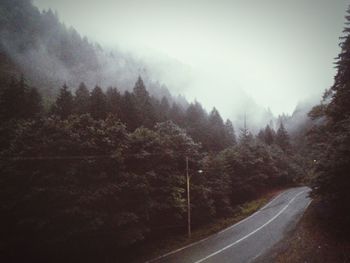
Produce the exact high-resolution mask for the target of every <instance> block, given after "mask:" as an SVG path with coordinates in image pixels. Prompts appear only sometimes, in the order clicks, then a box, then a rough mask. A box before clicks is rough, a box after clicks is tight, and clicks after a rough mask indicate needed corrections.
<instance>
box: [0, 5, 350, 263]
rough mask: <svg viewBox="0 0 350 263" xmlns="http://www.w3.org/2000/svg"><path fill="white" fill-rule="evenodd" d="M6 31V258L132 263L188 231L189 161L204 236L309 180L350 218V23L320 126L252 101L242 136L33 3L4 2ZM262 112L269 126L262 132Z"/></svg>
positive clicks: (1, 238) (1, 132) (0, 138)
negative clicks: (148, 246) (128, 262)
mask: <svg viewBox="0 0 350 263" xmlns="http://www.w3.org/2000/svg"><path fill="white" fill-rule="evenodd" d="M348 20H349V22H350V18H349V17H348ZM0 33H1V38H0V123H1V125H0V170H1V174H0V199H1V201H2V202H1V204H0V215H1V217H0V233H1V235H0V260H1V261H2V262H20V261H26V262H63V261H64V262H77V261H78V262H80V261H84V262H111V261H113V262H124V261H123V260H124V259H126V258H129V257H128V256H130V254H132V253H133V252H131V251H133V249H134V248H137V247H138V248H139V247H141V246H142V245H143V244H145V243H147V242H151V241H154V240H158V241H159V240H162V238H164V237H170V236H172V235H176V234H185V233H186V224H187V221H186V220H187V213H188V211H187V200H186V159H187V158H188V160H189V162H188V168H189V175H190V178H191V179H190V182H191V186H190V192H191V206H190V209H191V214H192V226H193V227H194V228H196V227H197V228H199V227H201V226H204V225H205V224H207V223H208V222H215V220H218V219H225V218H229V217H230V216H232V214H233V213H234V212H235V211H238V210H239V209H240V207H241V205H242V204H243V203H245V202H247V201H251V200H254V199H256V198H259V197H260V196H261V195H263V194H265V193H268V192H270V191H275V190H276V189H281V188H285V187H289V186H294V185H296V184H300V183H309V184H311V185H313V193H314V195H315V196H317V197H319V198H320V199H321V200H323V201H324V203H325V206H324V207H325V208H326V209H325V211H327V212H326V214H327V215H332V216H333V215H334V216H335V218H336V220H335V221H334V222H335V223H339V225H341V226H346V225H348V223H349V222H350V220H349V213H348V210H349V209H350V207H349V202H350V198H349V193H348V189H349V178H348V171H349V168H350V167H349V163H350V160H349V156H350V155H349V141H350V140H349V138H350V137H349V134H350V119H349V118H350V117H349V116H350V109H349V104H348V100H349V99H350V98H348V97H349V92H348V90H349V85H350V83H349V74H350V73H349V70H350V68H349V61H350V53H349V52H350V37H349V35H350V29H349V28H346V29H345V34H346V36H345V37H344V38H343V42H342V44H341V47H342V53H341V54H340V55H339V58H338V62H337V66H338V74H337V76H336V78H335V84H334V86H333V87H331V89H330V90H328V91H326V93H325V95H324V98H323V101H322V103H321V104H320V105H318V106H315V107H314V108H313V109H312V111H311V112H310V114H309V117H308V116H307V115H306V114H305V112H307V110H306V109H308V108H311V106H310V105H301V106H299V107H297V109H296V111H295V112H294V114H293V115H292V116H287V115H281V116H280V117H279V118H278V119H274V117H273V115H272V113H271V111H269V110H266V111H265V110H264V111H262V112H256V109H257V108H259V109H260V106H257V105H256V104H254V105H253V101H252V104H251V107H250V108H249V107H248V108H247V109H242V113H243V112H245V113H246V114H240V113H239V114H237V116H238V115H239V116H241V117H240V119H239V122H240V123H242V127H237V126H236V125H234V124H233V123H232V121H231V120H230V119H226V120H225V119H223V118H222V116H221V114H220V112H219V111H218V109H217V108H216V107H213V108H212V109H211V110H210V111H209V112H208V111H206V110H205V108H204V107H203V106H202V104H201V103H200V102H199V101H193V102H188V101H187V100H186V99H184V98H183V97H182V96H178V97H176V95H175V96H172V95H171V94H170V92H169V90H168V89H167V88H166V86H165V85H161V84H159V83H158V82H157V80H155V79H152V78H151V77H150V75H149V74H148V71H147V66H146V65H145V64H144V63H143V62H142V61H139V60H137V59H135V58H134V57H133V56H132V55H130V54H125V53H122V52H118V51H114V52H112V53H111V52H109V51H106V50H104V49H103V48H102V47H100V46H99V45H98V44H95V43H92V42H90V41H89V40H88V39H87V38H85V37H81V36H80V35H79V33H78V32H76V31H75V30H74V29H73V28H67V27H66V26H65V25H64V24H63V23H61V22H60V20H59V18H58V15H57V14H56V13H55V12H53V11H51V10H47V11H42V12H41V11H39V10H38V8H36V7H34V6H33V5H32V3H31V1H30V0H2V1H1V3H0ZM169 74H170V73H169ZM215 88H216V87H213V89H215ZM243 100H244V98H242V101H243ZM217 106H220V105H217ZM246 116H248V118H247V117H246ZM254 117H256V120H259V121H261V120H266V123H265V122H264V124H263V127H260V130H259V129H258V132H256V124H257V123H259V122H255V121H254V119H253V118H254ZM236 121H237V120H236ZM252 122H255V123H252ZM254 125H255V126H254ZM259 125H260V124H259ZM234 126H235V127H234Z"/></svg>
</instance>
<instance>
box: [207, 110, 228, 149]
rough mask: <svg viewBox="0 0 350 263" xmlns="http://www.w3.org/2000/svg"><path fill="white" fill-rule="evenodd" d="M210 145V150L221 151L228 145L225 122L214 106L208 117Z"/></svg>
mask: <svg viewBox="0 0 350 263" xmlns="http://www.w3.org/2000/svg"><path fill="white" fill-rule="evenodd" d="M208 132H209V138H208V142H207V143H208V147H209V150H211V151H214V152H219V151H221V150H223V149H225V147H227V146H228V145H227V144H226V134H225V124H224V121H223V120H222V118H221V116H220V113H219V111H218V110H217V109H216V108H215V107H214V108H213V109H212V111H211V112H210V113H209V117H208Z"/></svg>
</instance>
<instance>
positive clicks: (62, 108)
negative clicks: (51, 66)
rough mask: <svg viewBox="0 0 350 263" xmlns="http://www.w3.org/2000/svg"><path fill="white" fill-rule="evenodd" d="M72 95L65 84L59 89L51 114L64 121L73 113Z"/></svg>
mask: <svg viewBox="0 0 350 263" xmlns="http://www.w3.org/2000/svg"><path fill="white" fill-rule="evenodd" d="M73 110H74V104H73V95H72V93H71V91H70V90H69V88H68V86H67V85H66V84H64V85H63V87H62V88H61V89H60V93H59V95H58V97H57V99H56V102H55V104H54V105H53V108H52V112H53V113H54V114H56V115H58V116H60V117H61V118H62V119H66V118H67V117H68V116H69V115H71V114H72V113H73Z"/></svg>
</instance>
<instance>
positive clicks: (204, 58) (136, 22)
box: [34, 0, 348, 115]
mask: <svg viewBox="0 0 350 263" xmlns="http://www.w3.org/2000/svg"><path fill="white" fill-rule="evenodd" d="M34 4H35V5H37V6H38V7H40V8H45V9H46V8H52V9H54V10H57V11H58V13H59V17H60V18H61V20H62V21H63V22H64V23H65V24H66V25H68V26H73V27H74V28H76V29H77V30H78V31H79V32H80V33H81V34H83V35H87V36H88V37H89V38H91V39H93V40H96V41H98V42H100V43H101V44H102V45H106V46H109V47H113V46H121V47H123V48H130V49H138V50H147V49H150V50H153V51H156V52H159V53H161V54H166V55H167V56H169V57H171V58H175V59H177V60H178V61H181V62H182V63H184V64H187V65H189V66H190V68H191V69H192V74H193V76H194V79H195V80H194V81H193V82H192V86H191V87H190V88H188V89H187V90H184V91H183V92H184V93H185V94H184V95H186V97H188V98H189V99H193V98H197V99H198V100H199V101H201V102H203V103H204V104H205V105H206V106H207V107H211V106H213V105H216V106H217V107H218V108H219V109H220V110H221V111H222V112H223V113H224V115H228V114H229V113H230V111H231V108H232V104H233V103H234V102H235V101H238V100H239V96H240V95H239V94H241V93H240V92H241V91H242V90H243V91H244V92H245V93H246V94H248V96H250V97H251V98H253V99H254V100H255V101H256V102H257V103H258V104H259V105H261V106H263V107H265V108H267V107H270V109H271V110H272V112H273V113H275V114H279V113H282V112H285V113H291V112H292V111H293V110H294V108H295V106H296V104H297V103H298V102H299V101H303V100H305V99H309V98H312V97H316V96H320V94H321V93H322V92H323V90H324V89H326V88H328V87H329V86H330V85H331V84H332V82H333V77H334V74H335V70H334V69H333V66H334V65H333V62H334V58H335V57H336V56H337V54H338V53H339V50H340V49H339V47H338V44H339V39H338V38H339V36H340V35H341V33H342V29H343V26H344V21H345V20H344V15H345V10H346V8H347V4H348V3H347V1H346V0H231V1H225V0H217V1H214V0H207V1H204V0H125V1H121V0H98V1H97V0H96V1H91V0H74V1H72V0H34Z"/></svg>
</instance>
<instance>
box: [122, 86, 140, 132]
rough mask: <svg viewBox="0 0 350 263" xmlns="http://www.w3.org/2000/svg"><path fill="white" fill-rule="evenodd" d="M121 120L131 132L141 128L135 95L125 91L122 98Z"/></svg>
mask: <svg viewBox="0 0 350 263" xmlns="http://www.w3.org/2000/svg"><path fill="white" fill-rule="evenodd" d="M120 106H121V107H120V108H121V111H120V115H121V116H120V118H121V120H122V122H123V123H125V124H126V126H127V128H128V130H129V131H134V130H135V129H136V128H137V127H139V126H140V121H139V116H138V112H137V108H136V103H135V98H134V94H133V93H130V92H128V91H125V93H124V95H123V96H122V98H121V105H120Z"/></svg>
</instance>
